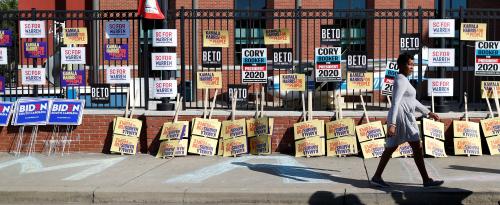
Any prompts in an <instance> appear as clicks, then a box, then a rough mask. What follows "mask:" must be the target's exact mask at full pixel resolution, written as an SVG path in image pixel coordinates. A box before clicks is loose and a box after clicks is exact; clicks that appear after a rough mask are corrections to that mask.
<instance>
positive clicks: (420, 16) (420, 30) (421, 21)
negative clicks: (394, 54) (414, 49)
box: [418, 6, 424, 99]
mask: <svg viewBox="0 0 500 205" xmlns="http://www.w3.org/2000/svg"><path fill="white" fill-rule="evenodd" d="M423 15H424V12H423V11H422V7H421V6H419V7H418V33H419V34H420V42H422V37H423V35H422V33H423V30H424V29H423V28H422V27H424V19H423ZM418 47H419V48H418V87H419V94H420V96H419V99H422V96H423V93H424V86H423V85H422V81H423V75H424V73H423V70H422V69H423V66H422V64H423V59H422V43H420V44H419V45H418Z"/></svg>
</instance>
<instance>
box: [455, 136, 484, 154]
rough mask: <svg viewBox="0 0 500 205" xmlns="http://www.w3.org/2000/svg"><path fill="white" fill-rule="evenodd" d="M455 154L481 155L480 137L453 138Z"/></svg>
mask: <svg viewBox="0 0 500 205" xmlns="http://www.w3.org/2000/svg"><path fill="white" fill-rule="evenodd" d="M453 145H454V150H455V155H478V156H479V155H483V150H482V147H481V139H480V138H453Z"/></svg>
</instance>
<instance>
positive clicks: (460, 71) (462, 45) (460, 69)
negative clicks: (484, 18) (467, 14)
mask: <svg viewBox="0 0 500 205" xmlns="http://www.w3.org/2000/svg"><path fill="white" fill-rule="evenodd" d="M458 15H460V22H459V23H462V22H464V15H463V8H462V7H460V12H459V14H458ZM464 48H465V42H464V41H460V46H459V47H458V55H459V58H460V63H459V64H458V83H459V84H460V92H459V93H464V84H465V83H464V74H463V64H464ZM458 96H461V94H460V95H458ZM458 99H459V102H460V103H459V104H460V105H462V103H464V101H463V98H462V97H459V98H458Z"/></svg>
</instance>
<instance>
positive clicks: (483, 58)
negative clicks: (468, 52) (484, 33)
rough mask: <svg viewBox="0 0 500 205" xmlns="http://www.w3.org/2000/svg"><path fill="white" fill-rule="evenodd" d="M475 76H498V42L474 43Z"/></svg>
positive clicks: (499, 46) (499, 50)
mask: <svg viewBox="0 0 500 205" xmlns="http://www.w3.org/2000/svg"><path fill="white" fill-rule="evenodd" d="M474 68H475V69H474V70H475V75H476V76H500V69H499V68H500V41H478V42H476V61H475V66H474Z"/></svg>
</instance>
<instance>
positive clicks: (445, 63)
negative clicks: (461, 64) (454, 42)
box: [428, 48, 455, 67]
mask: <svg viewBox="0 0 500 205" xmlns="http://www.w3.org/2000/svg"><path fill="white" fill-rule="evenodd" d="M428 59H429V63H428V66H434V67H455V49H453V48H451V49H449V48H429V56H428Z"/></svg>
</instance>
